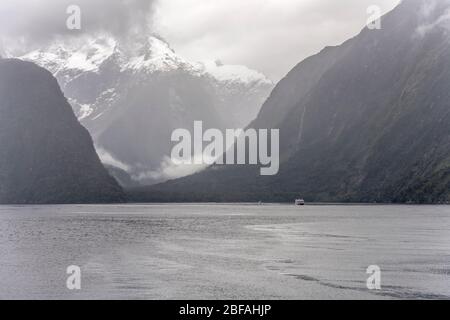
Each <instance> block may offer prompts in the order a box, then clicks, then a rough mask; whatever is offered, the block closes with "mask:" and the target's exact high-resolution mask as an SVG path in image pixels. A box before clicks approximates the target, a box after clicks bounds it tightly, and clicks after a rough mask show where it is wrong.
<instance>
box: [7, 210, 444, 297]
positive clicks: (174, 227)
mask: <svg viewBox="0 0 450 320" xmlns="http://www.w3.org/2000/svg"><path fill="white" fill-rule="evenodd" d="M69 265H78V266H80V267H81V270H82V288H81V290H80V291H70V290H68V289H67V288H66V279H67V276H68V275H66V268H67V267H68V266H69ZM370 265H378V266H379V267H380V268H381V270H382V276H381V284H382V290H380V291H370V290H368V289H367V287H366V279H367V277H368V276H369V275H367V274H366V269H367V267H368V266H370ZM0 298H3V299H6V298H12V299H23V298H25V299H58V298H62V299H120V298H124V299H410V298H416V299H450V206H339V205H337V206H332V205H330V206H305V207H295V206H288V205H264V206H257V205H232V204H231V205H108V206H86V205H80V206H0Z"/></svg>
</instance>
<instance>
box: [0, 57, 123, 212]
mask: <svg viewBox="0 0 450 320" xmlns="http://www.w3.org/2000/svg"><path fill="white" fill-rule="evenodd" d="M123 201H124V194H123V191H122V189H121V188H120V187H119V185H118V184H117V182H116V181H115V180H114V179H113V178H112V177H111V176H109V175H108V173H107V171H106V169H105V168H104V167H103V166H102V164H101V162H100V159H99V157H98V156H97V154H96V152H95V149H94V146H93V143H92V139H91V137H90V136H89V133H88V132H87V130H86V129H85V128H83V127H82V126H81V125H80V123H79V122H78V121H77V119H76V117H75V115H74V114H73V111H72V109H71V107H70V105H69V104H68V102H67V100H66V99H65V98H64V95H63V93H62V92H61V90H60V88H59V86H58V83H57V81H56V79H55V78H54V77H53V76H52V75H51V73H49V72H48V71H46V70H45V69H42V68H40V67H38V66H37V65H35V64H33V63H30V62H23V61H20V60H14V59H0V203H4V204H43V203H45V204H49V203H52V204H53V203H57V204H60V203H110V202H123Z"/></svg>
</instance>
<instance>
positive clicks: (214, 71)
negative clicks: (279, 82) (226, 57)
mask: <svg viewBox="0 0 450 320" xmlns="http://www.w3.org/2000/svg"><path fill="white" fill-rule="evenodd" d="M199 64H200V68H202V70H203V72H204V73H206V74H209V75H211V76H212V77H214V78H215V79H216V80H218V81H223V82H242V83H265V84H270V85H272V84H273V83H272V81H271V80H269V79H268V78H267V77H266V76H265V75H264V74H262V73H261V72H258V71H256V70H252V69H250V68H248V67H246V66H242V65H225V64H223V63H222V62H221V61H219V60H216V61H205V62H201V63H199Z"/></svg>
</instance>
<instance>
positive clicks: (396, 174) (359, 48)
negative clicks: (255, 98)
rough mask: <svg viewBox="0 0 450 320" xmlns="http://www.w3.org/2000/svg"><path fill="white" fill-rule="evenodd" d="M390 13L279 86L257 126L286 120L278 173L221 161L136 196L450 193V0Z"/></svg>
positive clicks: (424, 198)
mask: <svg viewBox="0 0 450 320" xmlns="http://www.w3.org/2000/svg"><path fill="white" fill-rule="evenodd" d="M381 22H382V29H381V30H369V29H368V28H365V29H364V30H363V31H362V32H361V33H360V34H359V35H357V36H356V37H355V38H353V39H350V40H348V41H347V42H345V43H343V44H342V45H340V46H337V47H328V48H325V49H324V50H323V51H321V52H320V53H318V54H317V55H315V56H312V57H310V58H308V59H306V60H305V61H303V62H301V63H300V64H299V65H298V66H296V67H295V68H294V69H293V70H292V71H291V72H290V73H289V74H288V75H287V76H286V78H284V79H283V80H282V81H281V82H280V83H279V84H278V85H277V86H276V88H275V89H274V90H273V92H272V93H271V95H270V97H269V99H268V100H267V101H266V102H265V104H264V105H263V107H262V109H261V112H260V113H259V115H258V117H257V119H256V120H255V121H254V122H253V123H252V124H251V125H250V127H251V128H273V129H276V128H279V129H280V158H281V164H280V172H279V174H278V175H276V176H271V177H262V176H259V170H258V169H257V168H255V167H251V166H250V167H249V166H231V167H230V166H226V167H224V166H214V167H211V168H209V169H208V170H206V171H204V172H202V173H199V174H196V175H193V176H190V177H187V178H185V179H179V180H174V181H170V182H168V183H165V184H162V185H158V186H155V187H150V188H141V189H135V190H133V191H132V192H131V195H132V197H133V199H134V200H136V201H143V200H145V201H161V200H165V199H171V200H175V201H199V200H202V201H258V200H262V201H293V199H295V198H298V197H300V196H301V197H305V199H306V200H307V201H326V202H332V201H340V202H415V203H440V202H448V201H450V90H449V89H448V88H449V84H450V64H449V57H450V1H448V0H444V1H422V0H407V1H403V2H402V3H401V4H400V5H399V6H398V7H397V8H395V9H394V10H393V11H391V12H390V13H388V14H387V15H385V16H384V17H383V18H382V20H381Z"/></svg>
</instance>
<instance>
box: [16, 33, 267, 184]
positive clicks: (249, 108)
mask: <svg viewBox="0 0 450 320" xmlns="http://www.w3.org/2000/svg"><path fill="white" fill-rule="evenodd" d="M20 58H21V59H23V60H29V61H32V62H35V63H37V64H38V65H40V66H42V67H44V68H46V69H48V70H49V71H50V72H52V73H53V74H54V76H55V77H56V78H57V80H58V82H59V84H60V86H61V88H62V90H63V92H64V94H65V95H66V97H67V98H68V100H69V102H70V104H71V105H72V108H73V110H74V112H75V114H76V116H77V117H78V119H79V121H81V123H82V124H83V125H84V126H85V127H86V128H87V129H88V130H89V132H90V133H91V135H92V137H93V139H94V143H95V145H96V147H97V149H98V150H101V151H102V152H101V154H102V155H105V156H104V157H102V159H103V160H104V161H105V162H107V163H108V164H111V165H113V163H112V162H111V161H109V160H108V159H114V162H116V163H123V164H125V165H126V167H127V168H129V170H128V172H129V174H130V175H131V176H133V177H135V178H136V179H140V178H141V177H155V176H157V177H158V181H151V179H149V181H144V183H152V182H159V181H161V180H164V179H168V178H174V177H173V176H168V175H166V176H165V174H166V173H167V172H169V171H170V172H174V170H172V169H173V168H170V170H169V171H167V167H168V166H167V157H168V156H169V155H170V151H171V139H170V135H171V132H172V131H173V130H174V129H177V128H190V127H191V126H192V124H193V122H194V121H195V120H203V121H204V123H205V126H209V127H214V128H220V129H224V128H242V127H245V126H246V125H247V124H248V123H250V121H252V120H253V119H254V118H255V117H256V116H257V114H258V112H259V109H260V107H261V105H262V104H263V102H264V101H265V99H266V98H267V97H268V96H269V94H270V92H271V90H272V88H273V83H272V82H271V81H270V80H268V79H267V78H266V77H265V76H264V75H263V74H261V73H259V72H257V71H254V70H251V69H249V68H247V67H245V66H235V65H233V66H228V65H223V64H221V63H219V62H204V63H199V62H196V63H191V62H189V61H187V60H186V59H184V58H182V57H181V56H179V55H178V54H176V53H175V51H174V50H173V49H172V48H171V47H170V45H169V44H168V43H166V42H165V41H163V40H161V39H159V38H158V37H155V36H150V37H148V38H147V39H145V40H143V41H139V42H137V43H134V44H133V45H131V46H130V45H128V44H127V45H122V44H121V43H119V42H118V41H116V40H115V39H113V38H111V37H99V38H87V39H86V38H84V39H80V40H76V41H75V40H74V41H71V42H66V41H55V42H54V43H52V44H51V45H49V46H48V47H47V48H43V49H41V50H35V51H32V52H29V53H27V54H25V55H23V56H21V57H20ZM178 171H179V170H175V172H178Z"/></svg>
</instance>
